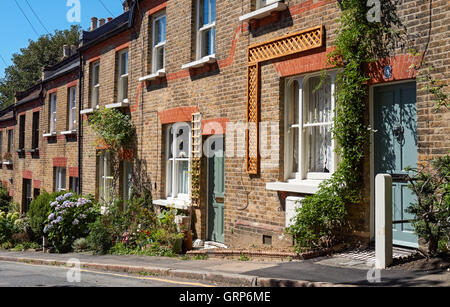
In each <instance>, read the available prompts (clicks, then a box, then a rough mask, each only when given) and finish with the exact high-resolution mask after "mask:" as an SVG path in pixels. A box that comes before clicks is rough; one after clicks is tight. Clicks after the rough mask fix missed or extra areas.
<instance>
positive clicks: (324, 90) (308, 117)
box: [304, 76, 332, 123]
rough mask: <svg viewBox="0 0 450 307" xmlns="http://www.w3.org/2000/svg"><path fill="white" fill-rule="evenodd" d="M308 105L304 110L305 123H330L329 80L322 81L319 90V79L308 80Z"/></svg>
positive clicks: (327, 78) (328, 78)
mask: <svg viewBox="0 0 450 307" xmlns="http://www.w3.org/2000/svg"><path fill="white" fill-rule="evenodd" d="M308 84H309V89H308V97H309V99H308V103H307V107H306V108H305V114H304V115H305V122H306V123H325V122H331V121H332V113H331V78H330V77H329V76H327V77H326V79H325V80H324V81H323V84H322V86H321V87H320V88H317V87H318V86H319V85H320V77H319V76H318V77H313V78H311V79H309V82H308Z"/></svg>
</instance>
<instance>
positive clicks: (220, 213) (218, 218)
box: [208, 138, 225, 243]
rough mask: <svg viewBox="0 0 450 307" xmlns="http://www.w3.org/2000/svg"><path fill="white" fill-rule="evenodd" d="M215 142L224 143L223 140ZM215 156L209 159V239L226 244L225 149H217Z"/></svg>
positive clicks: (213, 146)
mask: <svg viewBox="0 0 450 307" xmlns="http://www.w3.org/2000/svg"><path fill="white" fill-rule="evenodd" d="M214 142H222V144H223V138H221V139H217V140H215V141H214ZM214 142H213V143H212V144H211V148H212V150H213V153H214V155H213V156H212V157H210V158H208V239H209V240H211V241H215V242H220V243H224V242H225V227H224V217H225V214H224V213H225V212H224V209H225V208H224V205H225V159H224V152H223V149H215V148H216V147H217V148H219V147H223V146H216V144H215V143H214Z"/></svg>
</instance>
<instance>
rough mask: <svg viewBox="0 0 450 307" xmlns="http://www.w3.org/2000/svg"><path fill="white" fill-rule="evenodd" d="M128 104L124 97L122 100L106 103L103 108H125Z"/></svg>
mask: <svg viewBox="0 0 450 307" xmlns="http://www.w3.org/2000/svg"><path fill="white" fill-rule="evenodd" d="M128 106H130V103H129V102H128V99H124V100H123V101H122V102H118V103H111V104H107V105H106V106H105V108H107V109H116V108H126V107H128Z"/></svg>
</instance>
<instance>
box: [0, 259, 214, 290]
mask: <svg viewBox="0 0 450 307" xmlns="http://www.w3.org/2000/svg"><path fill="white" fill-rule="evenodd" d="M68 273H69V274H68ZM68 276H69V277H68ZM78 276H79V282H78ZM211 286H213V285H212V284H208V283H205V282H199V281H195V280H192V281H191V280H182V279H174V278H166V277H158V276H140V275H129V274H126V273H114V272H103V271H94V270H85V269H81V270H80V272H79V275H77V274H76V272H75V271H73V270H72V271H70V268H68V267H60V266H48V265H33V264H26V263H18V262H6V261H0V287H211Z"/></svg>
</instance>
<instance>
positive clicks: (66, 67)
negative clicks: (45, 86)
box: [42, 52, 80, 82]
mask: <svg viewBox="0 0 450 307" xmlns="http://www.w3.org/2000/svg"><path fill="white" fill-rule="evenodd" d="M79 67H80V58H79V53H78V52H77V53H75V54H73V55H71V56H70V57H68V58H66V59H64V60H62V61H60V62H58V63H57V64H55V65H53V66H48V67H45V68H44V78H43V80H42V81H43V82H47V81H50V80H52V79H55V78H57V77H60V76H62V75H65V74H67V73H69V72H71V71H72V70H75V69H78V68H79Z"/></svg>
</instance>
